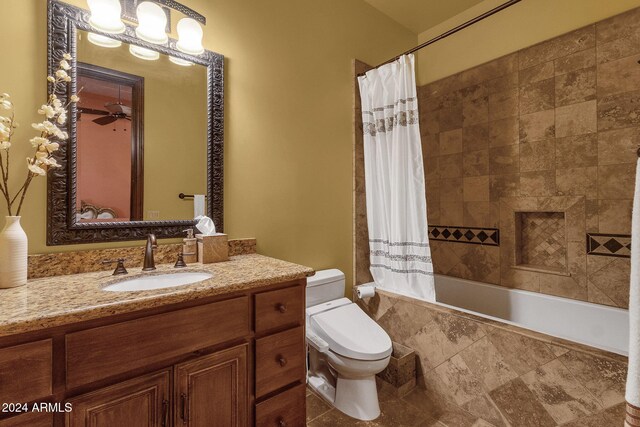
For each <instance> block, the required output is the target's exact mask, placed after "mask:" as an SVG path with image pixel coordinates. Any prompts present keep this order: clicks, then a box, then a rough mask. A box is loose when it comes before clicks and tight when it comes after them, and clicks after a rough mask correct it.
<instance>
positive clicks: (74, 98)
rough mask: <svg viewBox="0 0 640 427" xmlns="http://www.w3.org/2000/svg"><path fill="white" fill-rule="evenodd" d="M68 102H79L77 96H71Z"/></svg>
mask: <svg viewBox="0 0 640 427" xmlns="http://www.w3.org/2000/svg"><path fill="white" fill-rule="evenodd" d="M69 100H70V101H71V102H80V98H78V95H71V98H69Z"/></svg>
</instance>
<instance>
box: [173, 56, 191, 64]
mask: <svg viewBox="0 0 640 427" xmlns="http://www.w3.org/2000/svg"><path fill="white" fill-rule="evenodd" d="M169 61H171V62H173V63H174V64H176V65H180V66H182V67H190V66H192V65H194V63H193V62H189V61H185V60H184V59H180V58H176V57H175V56H170V57H169Z"/></svg>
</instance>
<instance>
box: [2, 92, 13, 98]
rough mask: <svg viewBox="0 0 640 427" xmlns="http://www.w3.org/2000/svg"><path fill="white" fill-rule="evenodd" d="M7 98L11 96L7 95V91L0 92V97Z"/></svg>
mask: <svg viewBox="0 0 640 427" xmlns="http://www.w3.org/2000/svg"><path fill="white" fill-rule="evenodd" d="M9 98H11V96H9V94H8V93H6V92H3V93H0V99H9Z"/></svg>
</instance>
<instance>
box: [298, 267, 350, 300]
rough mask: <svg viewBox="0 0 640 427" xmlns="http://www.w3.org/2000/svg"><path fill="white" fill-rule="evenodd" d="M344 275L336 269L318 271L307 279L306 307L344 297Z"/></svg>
mask: <svg viewBox="0 0 640 427" xmlns="http://www.w3.org/2000/svg"><path fill="white" fill-rule="evenodd" d="M344 290H345V279H344V273H343V272H342V271H340V270H338V269H335V268H334V269H331V270H320V271H316V274H315V275H313V276H311V277H309V278H307V307H313V306H314V305H318V304H322V303H325V302H329V301H333V300H335V299H338V298H342V297H344Z"/></svg>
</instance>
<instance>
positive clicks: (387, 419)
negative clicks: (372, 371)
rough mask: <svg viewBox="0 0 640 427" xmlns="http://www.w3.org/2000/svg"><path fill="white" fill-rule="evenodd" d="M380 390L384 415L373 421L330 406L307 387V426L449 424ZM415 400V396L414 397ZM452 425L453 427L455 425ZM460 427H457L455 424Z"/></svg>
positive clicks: (433, 426) (438, 426) (441, 426)
mask: <svg viewBox="0 0 640 427" xmlns="http://www.w3.org/2000/svg"><path fill="white" fill-rule="evenodd" d="M414 392H416V391H415V390H414V391H413V392H411V393H409V394H408V395H407V396H405V397H403V398H399V397H395V396H394V395H392V394H391V393H388V392H385V391H381V392H380V394H379V396H378V397H379V399H380V410H381V412H382V413H381V415H380V416H379V417H378V418H377V419H376V420H374V421H368V422H367V421H358V420H355V419H353V418H351V417H348V416H346V415H344V414H343V413H342V412H340V411H338V410H337V409H334V408H332V407H330V406H329V405H328V404H327V403H326V402H325V401H324V400H322V399H321V398H320V397H319V396H317V395H316V394H315V393H314V392H313V391H311V390H310V389H309V388H307V426H309V427H325V426H326V427H342V426H355V427H361V426H371V427H409V426H411V427H449V426H446V425H445V424H442V423H440V422H438V421H436V420H434V419H432V418H431V417H430V416H429V414H428V413H427V412H426V411H425V410H424V409H420V408H418V407H416V406H414V405H413V404H411V403H410V401H409V400H408V399H409V398H410V397H411V395H412V393H414ZM414 400H415V399H414ZM452 427H453V426H452ZM456 427H457V426H456Z"/></svg>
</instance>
